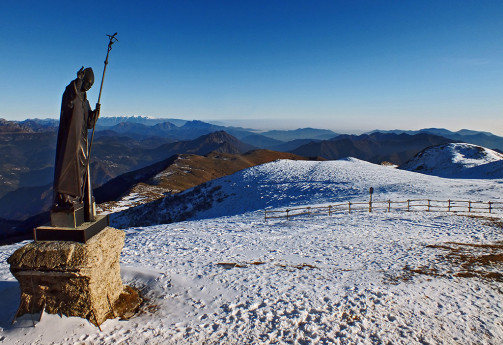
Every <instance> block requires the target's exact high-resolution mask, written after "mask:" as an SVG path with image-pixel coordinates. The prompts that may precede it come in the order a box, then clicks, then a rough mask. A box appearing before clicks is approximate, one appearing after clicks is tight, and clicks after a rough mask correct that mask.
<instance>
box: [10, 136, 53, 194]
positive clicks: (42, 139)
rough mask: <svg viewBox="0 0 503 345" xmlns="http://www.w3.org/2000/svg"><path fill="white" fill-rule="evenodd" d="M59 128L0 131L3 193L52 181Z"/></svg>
mask: <svg viewBox="0 0 503 345" xmlns="http://www.w3.org/2000/svg"><path fill="white" fill-rule="evenodd" d="M56 135H57V134H56V132H39V133H25V132H23V133H0V157H2V159H1V160H0V197H2V196H3V195H5V193H7V192H9V191H13V190H15V189H17V188H19V187H26V186H36V185H39V186H40V185H45V184H47V183H50V182H52V179H53V173H52V170H51V169H53V168H54V159H55V155H56Z"/></svg>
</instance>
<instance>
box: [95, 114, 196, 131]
mask: <svg viewBox="0 0 503 345" xmlns="http://www.w3.org/2000/svg"><path fill="white" fill-rule="evenodd" d="M123 122H126V123H137V124H142V125H145V126H154V125H156V124H159V123H163V122H170V123H173V124H174V125H176V126H183V125H184V124H185V123H186V122H187V121H186V120H180V119H169V118H155V117H150V116H106V117H105V116H102V117H100V118H99V120H98V122H97V124H96V129H99V130H101V129H102V127H112V126H115V125H118V124H119V123H123Z"/></svg>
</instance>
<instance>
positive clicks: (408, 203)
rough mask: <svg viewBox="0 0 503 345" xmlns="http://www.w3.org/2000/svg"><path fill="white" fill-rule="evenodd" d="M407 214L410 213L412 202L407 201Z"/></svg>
mask: <svg viewBox="0 0 503 345" xmlns="http://www.w3.org/2000/svg"><path fill="white" fill-rule="evenodd" d="M407 212H410V200H407Z"/></svg>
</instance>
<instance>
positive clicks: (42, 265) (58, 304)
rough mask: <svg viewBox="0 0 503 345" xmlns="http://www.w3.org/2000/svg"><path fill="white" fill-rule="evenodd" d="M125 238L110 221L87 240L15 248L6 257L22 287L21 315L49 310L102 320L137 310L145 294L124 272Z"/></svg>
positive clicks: (99, 321)
mask: <svg viewBox="0 0 503 345" xmlns="http://www.w3.org/2000/svg"><path fill="white" fill-rule="evenodd" d="M124 238H125V234H124V232H123V231H120V230H117V229H114V228H111V227H106V228H105V229H103V230H102V231H101V232H99V233H98V234H96V235H95V236H93V237H92V238H91V239H89V240H88V241H87V242H86V243H78V242H70V241H35V242H32V243H29V244H27V245H25V246H24V247H22V248H19V249H18V250H16V251H15V252H14V254H12V256H11V257H10V258H9V259H8V260H7V261H8V262H9V264H10V270H11V272H12V274H13V275H14V276H15V277H16V279H17V280H18V281H19V285H20V288H21V303H20V306H19V310H18V312H17V315H16V316H20V315H23V314H26V313H37V312H41V311H42V310H45V311H46V312H48V313H50V314H57V313H59V314H64V315H67V316H78V317H82V318H86V319H88V320H89V321H91V322H92V323H93V324H95V325H100V324H101V323H102V322H104V321H105V320H106V319H108V318H114V317H123V318H127V317H128V316H131V315H133V314H134V313H135V312H136V310H137V309H138V307H139V305H140V303H141V298H140V297H139V295H138V293H137V292H136V291H135V290H133V289H132V288H129V287H127V286H124V285H123V284H122V280H121V277H120V266H119V256H120V252H121V250H122V248H123V246H124Z"/></svg>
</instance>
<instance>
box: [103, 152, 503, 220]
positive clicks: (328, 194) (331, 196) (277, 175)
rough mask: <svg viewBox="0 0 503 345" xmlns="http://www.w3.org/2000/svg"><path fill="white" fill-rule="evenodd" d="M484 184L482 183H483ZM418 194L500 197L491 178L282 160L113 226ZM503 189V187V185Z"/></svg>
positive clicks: (135, 211) (131, 214)
mask: <svg viewBox="0 0 503 345" xmlns="http://www.w3.org/2000/svg"><path fill="white" fill-rule="evenodd" d="M481 186H484V187H481ZM370 187H373V188H374V199H375V200H388V199H391V200H397V201H398V200H407V199H409V198H410V199H414V198H422V199H425V198H430V199H438V198H439V195H443V199H444V200H447V199H458V200H459V199H461V200H473V201H475V200H482V201H499V200H500V199H501V198H502V196H503V193H500V194H498V193H492V192H491V191H493V190H500V191H501V189H502V187H501V185H500V184H499V183H498V182H497V180H496V181H491V180H479V181H473V180H468V179H466V180H464V179H444V178H439V177H436V176H429V175H424V174H417V173H413V172H409V171H405V170H399V169H395V168H393V167H387V166H381V165H377V164H372V163H368V162H364V161H361V160H358V159H354V158H348V159H344V160H338V161H323V162H319V161H318V162H313V161H292V160H278V161H275V162H271V163H267V164H262V165H259V166H255V167H252V168H249V169H245V170H241V171H239V172H237V173H235V174H233V175H230V176H226V177H222V178H219V179H216V180H213V181H210V182H208V183H205V184H203V185H200V186H197V187H195V188H192V189H189V190H187V191H185V192H183V193H180V194H177V195H174V196H168V197H166V198H164V199H159V200H158V201H155V202H153V203H150V204H145V205H141V206H138V207H134V208H131V209H128V210H125V211H123V212H120V213H118V214H114V215H112V217H111V221H112V225H113V226H115V227H121V228H123V227H129V226H146V225H153V224H159V223H171V222H176V221H181V220H187V219H202V218H212V217H220V216H231V215H236V214H241V213H246V212H251V211H256V210H263V209H266V208H272V209H274V208H280V207H291V206H300V205H322V204H330V203H336V202H341V201H364V200H367V198H368V190H369V188H370ZM502 192H503V191H502Z"/></svg>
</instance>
